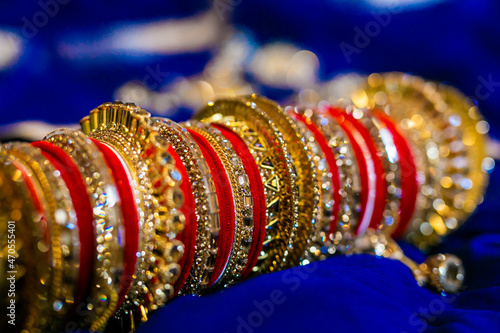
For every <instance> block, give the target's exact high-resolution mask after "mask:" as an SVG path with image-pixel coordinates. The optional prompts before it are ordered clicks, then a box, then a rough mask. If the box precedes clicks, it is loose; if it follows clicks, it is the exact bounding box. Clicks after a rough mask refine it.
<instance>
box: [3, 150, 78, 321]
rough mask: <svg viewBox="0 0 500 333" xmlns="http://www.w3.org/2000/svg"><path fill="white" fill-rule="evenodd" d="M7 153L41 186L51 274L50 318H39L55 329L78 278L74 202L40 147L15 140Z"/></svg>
mask: <svg viewBox="0 0 500 333" xmlns="http://www.w3.org/2000/svg"><path fill="white" fill-rule="evenodd" d="M8 153H9V155H10V157H12V158H14V159H15V161H19V162H21V163H22V164H23V165H25V166H26V167H27V168H29V170H30V171H31V172H32V175H33V178H36V182H37V184H39V185H40V189H41V193H40V194H41V197H40V199H41V201H42V202H44V203H45V204H46V208H45V209H44V211H45V215H47V216H46V219H47V222H48V225H49V228H50V233H51V242H52V245H51V246H50V253H51V265H50V266H51V267H52V273H51V283H50V285H51V287H50V293H49V295H48V296H49V297H48V299H47V303H48V307H46V310H48V311H47V314H49V316H50V317H44V318H41V320H42V321H46V322H45V323H43V324H42V327H44V329H50V330H57V329H60V328H61V326H60V325H63V323H64V322H63V320H64V319H65V317H66V315H67V314H68V311H69V310H70V308H71V307H72V306H73V303H74V295H75V290H76V286H77V281H78V267H79V235H78V228H76V226H77V221H76V214H75V211H74V209H73V202H72V200H71V197H70V194H69V190H68V188H67V187H66V184H65V183H64V180H63V179H62V177H61V174H60V172H58V171H56V169H55V168H54V167H53V165H52V164H51V163H50V162H49V161H48V160H47V159H46V158H45V157H44V156H43V155H42V153H41V151H40V149H38V148H35V147H33V146H31V145H29V144H25V143H16V144H12V147H11V149H10V150H9V151H8ZM48 318H51V320H48ZM58 325H59V326H58Z"/></svg>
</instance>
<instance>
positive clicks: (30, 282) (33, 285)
mask: <svg viewBox="0 0 500 333" xmlns="http://www.w3.org/2000/svg"><path fill="white" fill-rule="evenodd" d="M11 147H12V145H10V144H7V145H5V146H1V147H0V185H1V187H2V190H1V191H0V202H1V203H2V204H1V205H0V235H2V237H1V238H0V250H1V251H2V255H0V264H1V266H2V267H4V269H5V272H4V274H7V276H6V275H3V277H4V278H3V279H2V281H0V292H2V297H1V298H0V305H1V306H2V308H3V309H8V308H7V307H8V306H9V304H10V302H11V301H10V300H11V299H12V298H9V297H8V296H9V295H8V290H9V289H10V284H11V282H10V281H11V279H12V277H13V278H15V285H16V295H15V297H16V299H15V301H16V313H15V315H16V327H17V328H18V329H20V330H26V331H29V332H32V331H35V330H40V329H41V327H40V326H39V325H38V324H39V318H40V317H41V316H44V315H45V314H46V313H43V312H42V309H43V305H44V304H47V302H44V301H43V297H47V295H48V287H49V285H44V284H43V283H42V279H45V280H43V281H44V282H46V283H47V284H49V283H50V270H49V265H48V264H47V255H48V253H47V252H48V251H49V249H50V240H48V241H46V240H45V239H44V238H45V237H44V235H45V233H44V231H43V224H45V220H43V219H42V215H41V214H40V212H39V209H38V208H36V207H35V197H33V194H32V191H31V190H29V188H28V184H27V183H26V182H25V178H24V177H23V175H22V173H21V171H20V170H19V169H18V168H16V167H15V165H14V164H13V163H12V161H11V160H10V159H9V158H8V150H9V149H10V148H11ZM45 227H48V226H46V225H45ZM49 237H50V236H49ZM14 258H15V260H13V259H14ZM7 278H9V279H7ZM7 311H8V312H7V313H6V312H4V313H5V314H10V310H7ZM45 317H46V319H49V318H47V317H48V316H45ZM0 329H1V330H2V331H3V332H8V331H9V330H11V329H12V325H11V324H9V323H8V320H2V324H0Z"/></svg>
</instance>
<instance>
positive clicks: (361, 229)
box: [328, 108, 387, 236]
mask: <svg viewBox="0 0 500 333" xmlns="http://www.w3.org/2000/svg"><path fill="white" fill-rule="evenodd" d="M328 111H329V113H330V115H331V116H332V117H333V118H334V119H335V120H336V121H337V123H338V124H339V125H340V127H341V128H342V129H343V130H344V132H345V133H346V135H347V137H348V138H349V141H350V142H351V145H352V147H353V149H354V153H355V155H356V159H357V161H358V165H359V172H360V177H361V187H362V190H361V204H362V206H361V212H360V223H359V224H358V227H357V230H356V235H358V236H360V235H363V234H364V233H365V232H366V230H367V229H368V228H369V227H370V228H373V229H377V227H378V226H379V224H380V222H381V221H382V218H383V214H384V208H385V201H386V197H387V192H386V191H387V189H386V184H385V178H384V168H383V165H382V161H381V159H380V157H379V156H378V155H377V148H376V146H375V143H374V142H373V139H372V137H371V135H370V133H369V131H368V130H367V129H366V128H365V127H364V126H363V125H362V124H361V123H360V122H358V121H357V120H356V119H355V118H354V117H353V116H352V115H350V114H348V113H347V112H345V111H343V110H340V109H336V108H329V109H328Z"/></svg>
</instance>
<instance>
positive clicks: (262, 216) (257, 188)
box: [211, 124, 267, 279]
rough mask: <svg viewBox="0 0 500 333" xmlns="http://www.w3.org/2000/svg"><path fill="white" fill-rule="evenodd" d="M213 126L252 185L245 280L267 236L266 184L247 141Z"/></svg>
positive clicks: (242, 274) (225, 129)
mask: <svg viewBox="0 0 500 333" xmlns="http://www.w3.org/2000/svg"><path fill="white" fill-rule="evenodd" d="M211 125H212V127H214V128H216V129H218V130H219V131H221V133H222V135H223V136H224V137H225V138H226V139H228V140H229V142H231V145H232V146H233V147H234V150H235V152H236V154H237V155H238V156H239V157H240V158H241V162H242V163H243V167H244V168H245V172H246V173H247V175H248V179H249V183H250V192H251V193H252V199H253V219H254V229H253V233H252V243H251V244H250V250H249V252H248V263H247V265H246V266H245V268H244V269H243V271H242V273H241V278H242V279H244V278H246V277H247V276H248V275H249V274H250V273H252V269H253V267H254V266H255V265H256V264H257V261H258V259H259V255H260V251H262V246H263V243H264V237H265V235H266V223H267V207H266V196H265V192H264V183H263V182H262V178H261V176H260V172H259V167H258V166H257V163H256V162H255V159H254V158H253V156H252V153H251V152H250V150H249V149H248V147H247V145H246V144H245V141H243V139H241V138H240V137H239V136H238V134H236V133H235V132H233V131H232V130H231V129H229V128H228V127H226V126H224V125H220V124H211Z"/></svg>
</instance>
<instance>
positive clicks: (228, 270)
mask: <svg viewBox="0 0 500 333" xmlns="http://www.w3.org/2000/svg"><path fill="white" fill-rule="evenodd" d="M184 126H185V127H186V128H188V131H190V132H191V131H192V132H196V133H198V135H201V136H203V137H204V138H205V140H207V141H208V143H209V144H210V145H211V147H212V148H213V150H214V153H215V154H216V155H215V156H218V157H219V159H220V161H221V162H222V163H221V164H222V165H221V166H222V168H223V169H222V170H220V172H219V176H221V175H222V176H225V177H226V178H228V180H227V181H228V183H229V184H228V185H229V186H228V189H229V191H227V190H226V189H222V190H223V192H224V193H226V194H227V195H228V201H229V202H232V206H233V208H232V210H230V211H229V212H234V214H232V213H230V214H231V215H232V223H233V225H232V227H231V228H229V229H228V231H229V232H231V231H232V235H231V237H230V239H231V243H232V244H230V245H232V248H230V249H229V252H230V253H228V255H227V259H226V260H225V261H226V263H225V266H226V267H225V269H224V270H223V271H222V272H221V273H220V274H218V272H217V271H214V274H213V275H212V278H211V281H210V282H209V284H210V286H213V287H214V288H217V287H218V286H226V285H228V284H233V283H235V282H237V281H238V280H239V279H240V278H241V273H242V271H243V268H244V267H245V265H246V263H247V262H248V252H249V250H250V244H251V237H252V233H253V225H254V222H253V198H252V193H251V192H250V184H249V177H248V175H247V173H246V171H245V168H244V166H243V162H242V161H241V159H240V158H239V156H238V155H237V154H236V152H235V150H234V148H233V146H232V145H231V143H230V142H229V141H228V140H227V139H226V138H225V137H224V136H223V135H222V133H221V131H220V130H218V129H216V128H214V127H212V126H210V125H209V124H203V123H200V122H197V121H189V122H186V123H185V124H184ZM192 132H191V134H192V135H193V134H194V133H192ZM193 136H194V135H193ZM194 137H195V136H194ZM195 138H196V137H195ZM214 178H215V177H214ZM217 193H219V192H217ZM219 202H221V200H219ZM221 208H223V207H222V205H221ZM223 209H224V208H223ZM222 220H223V219H222V217H221V221H222ZM221 225H222V226H223V224H221ZM223 231H224V230H223V228H221V236H220V239H221V240H222V239H223V238H224V237H222V233H223ZM221 243H222V241H220V243H219V246H221V245H220V244H221ZM219 251H220V250H219ZM218 256H219V254H218Z"/></svg>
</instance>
